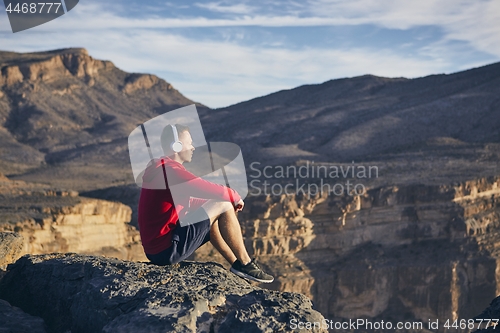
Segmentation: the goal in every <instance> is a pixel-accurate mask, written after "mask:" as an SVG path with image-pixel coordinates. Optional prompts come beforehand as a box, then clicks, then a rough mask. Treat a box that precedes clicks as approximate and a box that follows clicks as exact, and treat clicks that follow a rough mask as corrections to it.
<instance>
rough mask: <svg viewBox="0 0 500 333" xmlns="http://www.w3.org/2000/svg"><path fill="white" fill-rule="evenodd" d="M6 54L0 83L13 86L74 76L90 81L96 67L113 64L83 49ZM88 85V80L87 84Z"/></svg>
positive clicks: (99, 68) (108, 67) (96, 71)
mask: <svg viewBox="0 0 500 333" xmlns="http://www.w3.org/2000/svg"><path fill="white" fill-rule="evenodd" d="M15 60H16V59H14V58H11V57H7V59H6V60H4V64H2V65H4V66H3V68H2V71H1V73H0V87H1V86H2V85H6V86H7V87H10V86H13V85H14V84H16V83H20V82H22V81H29V82H37V81H40V82H50V81H54V80H56V79H61V78H63V77H65V76H66V77H68V76H75V77H77V78H85V79H86V80H87V82H91V80H92V79H93V77H94V76H96V75H97V74H98V72H99V71H100V70H106V69H110V68H112V67H114V65H113V64H112V63H111V62H109V61H100V60H95V59H93V58H92V57H91V56H89V54H88V52H87V50H85V49H66V50H61V51H60V52H57V51H56V52H44V53H31V54H28V55H27V56H26V57H25V59H23V60H24V61H23V60H21V61H19V60H18V59H17V60H18V61H15ZM91 85H92V84H91Z"/></svg>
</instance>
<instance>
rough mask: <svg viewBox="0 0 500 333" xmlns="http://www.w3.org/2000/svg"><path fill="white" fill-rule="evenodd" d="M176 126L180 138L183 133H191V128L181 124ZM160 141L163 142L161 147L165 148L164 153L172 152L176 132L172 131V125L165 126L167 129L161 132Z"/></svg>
mask: <svg viewBox="0 0 500 333" xmlns="http://www.w3.org/2000/svg"><path fill="white" fill-rule="evenodd" d="M174 126H175V128H176V129H177V134H178V135H179V136H180V135H181V133H183V132H186V131H188V132H189V127H187V126H184V125H181V124H175V125H174ZM160 141H161V147H162V148H163V151H164V152H165V153H167V152H171V151H172V148H171V145H172V143H173V142H174V132H173V130H172V126H170V125H167V126H165V128H164V129H163V131H162V132H161V136H160Z"/></svg>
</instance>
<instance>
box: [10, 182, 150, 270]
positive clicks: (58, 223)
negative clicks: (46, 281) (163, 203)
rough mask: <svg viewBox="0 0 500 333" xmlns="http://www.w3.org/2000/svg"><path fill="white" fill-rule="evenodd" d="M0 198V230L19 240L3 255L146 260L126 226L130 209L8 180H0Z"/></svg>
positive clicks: (135, 235)
mask: <svg viewBox="0 0 500 333" xmlns="http://www.w3.org/2000/svg"><path fill="white" fill-rule="evenodd" d="M0 197H1V199H2V207H1V208H0V231H7V232H10V233H13V232H15V233H17V234H19V235H21V236H22V238H23V239H24V242H21V243H20V244H21V251H20V253H17V252H16V253H5V256H10V257H12V256H15V255H20V254H21V255H22V254H26V253H29V254H43V253H52V252H78V253H89V254H102V255H106V256H113V257H117V258H120V259H128V260H145V259H146V258H145V256H144V254H143V250H142V246H141V245H140V236H139V232H138V231H137V230H136V229H135V228H134V227H132V226H130V225H128V222H129V221H130V217H131V214H132V210H131V209H130V207H128V206H125V205H123V204H121V203H118V202H110V201H105V200H98V199H90V198H84V197H80V196H78V193H77V192H74V191H64V190H55V189H52V188H50V187H47V186H43V185H40V184H32V183H26V182H22V181H9V180H4V181H0ZM6 235H13V234H6ZM6 237H7V236H6ZM10 238H12V237H10ZM10 238H9V239H10ZM6 241H7V239H6ZM18 243H19V242H18ZM14 249H15V247H13V246H12V247H11V248H10V251H11V252H12V251H14ZM0 261H1V260H0ZM0 265H2V263H1V262H0Z"/></svg>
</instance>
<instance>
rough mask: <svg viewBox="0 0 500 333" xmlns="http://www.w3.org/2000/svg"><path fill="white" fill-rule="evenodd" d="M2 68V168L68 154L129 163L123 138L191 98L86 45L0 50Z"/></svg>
mask: <svg viewBox="0 0 500 333" xmlns="http://www.w3.org/2000/svg"><path fill="white" fill-rule="evenodd" d="M0 68H1V75H0V124H1V125H0V138H1V139H0V160H1V162H0V170H2V171H3V172H4V173H9V174H13V173H20V172H24V171H25V170H26V169H28V168H43V167H44V165H45V164H49V165H52V166H54V165H59V164H61V163H64V162H68V161H79V162H81V164H83V163H87V164H88V165H91V164H93V163H97V164H99V163H111V164H112V165H113V166H118V165H119V164H127V163H128V155H127V153H126V139H125V138H126V137H127V136H128V134H129V133H130V131H132V129H133V128H135V127H136V126H137V124H138V123H141V122H143V121H145V120H148V119H150V118H152V117H154V116H155V115H157V114H161V113H163V112H166V111H169V110H173V109H176V108H178V107H180V106H185V105H189V104H193V103H194V102H193V101H191V100H190V99H188V98H186V97H184V96H183V95H182V94H181V93H179V92H178V91H177V90H175V89H174V88H173V87H172V85H170V84H169V83H168V82H166V81H164V80H162V79H159V78H158V77H156V76H154V75H149V74H131V73H126V72H124V71H122V70H120V69H118V68H117V67H115V66H114V65H113V63H111V62H110V61H101V60H96V59H94V58H92V57H91V56H89V55H88V53H87V51H86V50H85V49H64V50H55V51H49V52H41V53H13V52H0ZM73 176H76V177H78V176H77V175H72V177H73Z"/></svg>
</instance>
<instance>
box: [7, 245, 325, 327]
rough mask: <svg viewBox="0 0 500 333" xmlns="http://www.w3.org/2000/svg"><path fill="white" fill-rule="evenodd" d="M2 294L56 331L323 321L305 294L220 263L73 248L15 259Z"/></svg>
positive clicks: (260, 324) (275, 324) (283, 324)
mask: <svg viewBox="0 0 500 333" xmlns="http://www.w3.org/2000/svg"><path fill="white" fill-rule="evenodd" d="M0 298H2V299H5V300H7V301H9V302H11V303H12V304H13V305H15V306H18V307H20V308H22V309H23V310H24V311H26V312H28V313H30V314H33V315H36V316H40V317H42V318H43V319H44V320H45V322H46V323H47V325H48V327H49V329H50V331H52V332H66V331H68V330H70V331H71V332H73V333H79V332H81V333H83V332H92V333H95V332H291V331H294V332H296V331H297V330H292V327H291V323H292V322H311V323H313V322H316V323H321V322H322V321H323V320H324V318H323V316H322V315H321V314H320V313H319V312H317V311H315V310H313V309H312V303H311V301H310V300H309V299H308V298H307V297H305V296H304V295H301V294H297V293H289V292H277V291H271V290H266V289H261V288H258V287H255V286H252V285H251V284H250V283H248V282H247V281H246V280H243V279H241V278H239V277H237V276H236V275H234V274H232V273H230V272H229V271H228V270H226V269H224V268H223V267H222V266H221V265H219V264H216V263H194V262H182V263H180V264H177V265H173V266H164V267H160V266H155V265H152V264H149V263H141V262H128V261H121V260H118V259H111V258H103V257H95V256H84V255H77V254H71V253H69V254H47V255H26V256H24V257H22V258H21V259H19V260H18V261H17V262H16V263H15V264H13V265H9V266H8V272H7V274H6V276H5V277H4V278H3V279H2V282H1V283H0ZM319 327H320V326H319V324H318V325H317V326H316V328H315V329H313V330H312V332H323V331H324V330H322V329H321V328H319ZM304 331H305V330H304ZM307 331H308V332H310V331H311V330H307Z"/></svg>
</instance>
